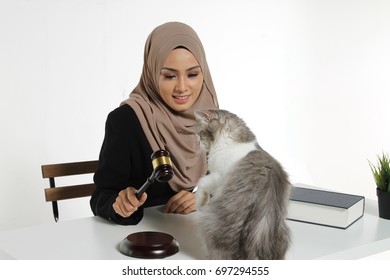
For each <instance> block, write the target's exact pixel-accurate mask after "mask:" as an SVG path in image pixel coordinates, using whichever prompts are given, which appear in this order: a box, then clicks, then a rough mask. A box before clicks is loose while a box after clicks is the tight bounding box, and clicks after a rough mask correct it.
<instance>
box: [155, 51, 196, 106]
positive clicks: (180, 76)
mask: <svg viewBox="0 0 390 280" xmlns="http://www.w3.org/2000/svg"><path fill="white" fill-rule="evenodd" d="M158 85H159V89H160V95H161V98H162V99H163V100H164V102H165V103H166V104H167V105H168V106H169V107H170V108H171V109H173V110H175V111H177V112H183V111H186V110H187V109H189V108H191V107H192V105H193V104H194V103H195V102H196V100H197V99H198V97H199V95H200V91H201V90H202V85H203V73H202V69H201V68H200V65H199V63H198V61H197V60H196V59H195V57H194V56H193V55H192V53H191V52H189V51H188V50H186V49H182V48H179V49H174V50H173V51H171V53H170V54H169V55H168V57H167V59H166V60H165V62H164V65H163V67H162V69H161V72H160V78H159V82H158Z"/></svg>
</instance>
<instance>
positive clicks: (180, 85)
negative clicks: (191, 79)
mask: <svg viewBox="0 0 390 280" xmlns="http://www.w3.org/2000/svg"><path fill="white" fill-rule="evenodd" d="M186 90H187V82H186V80H185V78H184V77H181V78H179V79H177V84H176V91H179V92H185V91H186Z"/></svg>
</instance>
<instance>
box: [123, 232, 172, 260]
mask: <svg viewBox="0 0 390 280" xmlns="http://www.w3.org/2000/svg"><path fill="white" fill-rule="evenodd" d="M119 251H120V252H121V253H122V254H124V255H126V256H130V257H134V258H145V259H158V258H166V257H169V256H172V255H174V254H176V253H177V252H178V251H179V243H178V242H177V241H176V239H175V238H173V236H172V235H170V234H167V233H163V232H155V231H142V232H136V233H132V234H129V235H128V236H127V237H126V238H125V239H123V240H122V242H121V243H120V245H119Z"/></svg>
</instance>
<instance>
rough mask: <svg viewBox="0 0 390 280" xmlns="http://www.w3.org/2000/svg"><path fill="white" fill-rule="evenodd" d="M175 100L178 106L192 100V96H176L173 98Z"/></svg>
mask: <svg viewBox="0 0 390 280" xmlns="http://www.w3.org/2000/svg"><path fill="white" fill-rule="evenodd" d="M173 99H174V100H175V102H176V103H178V104H185V103H187V102H188V100H189V99H190V95H180V96H179V95H176V96H173Z"/></svg>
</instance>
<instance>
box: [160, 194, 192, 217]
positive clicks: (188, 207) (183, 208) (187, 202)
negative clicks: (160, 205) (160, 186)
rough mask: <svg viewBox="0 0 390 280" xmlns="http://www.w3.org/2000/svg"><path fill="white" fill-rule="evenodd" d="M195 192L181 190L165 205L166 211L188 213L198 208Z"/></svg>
mask: <svg viewBox="0 0 390 280" xmlns="http://www.w3.org/2000/svg"><path fill="white" fill-rule="evenodd" d="M195 202H196V198H195V193H192V192H189V191H180V192H178V193H177V194H175V195H174V196H173V197H171V199H170V200H169V201H168V202H167V204H166V205H165V207H164V212H166V213H176V214H188V213H191V212H193V211H195V210H196V203H195Z"/></svg>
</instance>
